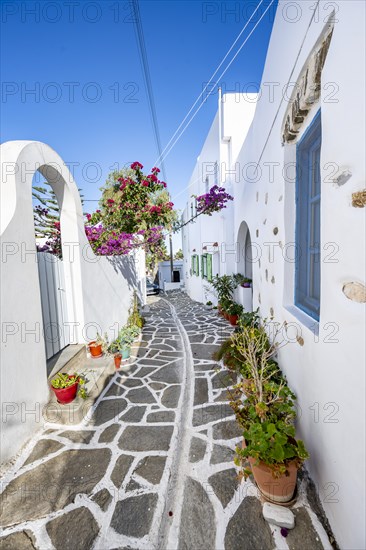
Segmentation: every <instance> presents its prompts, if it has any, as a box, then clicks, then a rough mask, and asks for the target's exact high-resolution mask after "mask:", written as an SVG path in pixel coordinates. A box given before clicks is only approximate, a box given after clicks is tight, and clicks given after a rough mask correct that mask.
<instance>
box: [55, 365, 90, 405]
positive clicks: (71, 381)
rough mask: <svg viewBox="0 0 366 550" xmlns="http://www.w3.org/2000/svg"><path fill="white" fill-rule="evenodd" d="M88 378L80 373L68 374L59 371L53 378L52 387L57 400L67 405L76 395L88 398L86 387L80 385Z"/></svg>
mask: <svg viewBox="0 0 366 550" xmlns="http://www.w3.org/2000/svg"><path fill="white" fill-rule="evenodd" d="M85 382H86V380H85V378H83V377H82V376H80V375H79V374H77V373H75V374H72V375H71V374H67V373H65V372H59V373H58V374H57V375H56V376H55V377H54V378H53V379H52V380H51V388H52V390H53V392H54V393H55V395H56V399H57V401H58V402H59V403H60V404H61V405H66V404H67V403H71V402H72V401H74V399H75V397H76V395H78V396H79V397H81V398H82V399H86V397H87V393H86V390H85V388H82V387H79V386H83V385H84V384H85Z"/></svg>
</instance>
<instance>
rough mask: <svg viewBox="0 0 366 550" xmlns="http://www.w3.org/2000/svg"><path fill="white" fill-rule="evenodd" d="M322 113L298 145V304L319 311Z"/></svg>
mask: <svg viewBox="0 0 366 550" xmlns="http://www.w3.org/2000/svg"><path fill="white" fill-rule="evenodd" d="M320 149H321V115H320V111H318V113H317V114H316V115H315V117H314V119H313V121H312V123H311V125H310V126H309V128H308V129H307V131H306V132H305V134H304V136H303V137H302V139H301V140H300V142H299V143H298V145H297V148H296V237H295V239H296V245H297V254H296V263H295V305H296V306H297V307H299V308H300V309H302V310H303V311H305V313H307V314H308V315H310V316H311V317H312V318H313V319H316V320H317V321H319V314H320V196H321V181H320Z"/></svg>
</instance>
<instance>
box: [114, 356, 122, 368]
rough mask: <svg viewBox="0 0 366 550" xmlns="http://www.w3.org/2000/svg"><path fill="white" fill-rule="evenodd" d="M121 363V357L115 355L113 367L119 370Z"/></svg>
mask: <svg viewBox="0 0 366 550" xmlns="http://www.w3.org/2000/svg"><path fill="white" fill-rule="evenodd" d="M121 361H122V355H121V354H120V353H116V355H115V356H114V366H115V367H116V369H119V368H120V366H121Z"/></svg>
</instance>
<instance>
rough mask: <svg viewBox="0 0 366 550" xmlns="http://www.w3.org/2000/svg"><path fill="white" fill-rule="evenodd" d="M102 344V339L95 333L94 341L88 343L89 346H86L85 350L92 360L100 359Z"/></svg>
mask: <svg viewBox="0 0 366 550" xmlns="http://www.w3.org/2000/svg"><path fill="white" fill-rule="evenodd" d="M103 343H104V340H103V338H102V337H101V336H100V334H99V333H97V337H96V339H95V340H93V341H92V342H89V344H88V345H87V348H88V350H89V351H90V355H91V356H92V357H93V358H94V359H96V358H98V357H102V355H103V350H102V347H103Z"/></svg>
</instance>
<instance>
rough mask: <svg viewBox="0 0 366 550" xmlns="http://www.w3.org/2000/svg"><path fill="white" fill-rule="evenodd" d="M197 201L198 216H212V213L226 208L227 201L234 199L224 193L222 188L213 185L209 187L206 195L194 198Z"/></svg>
mask: <svg viewBox="0 0 366 550" xmlns="http://www.w3.org/2000/svg"><path fill="white" fill-rule="evenodd" d="M196 199H197V212H198V213H199V214H206V215H208V216H212V214H213V213H214V212H220V210H222V209H223V208H226V207H227V203H228V202H229V201H232V200H234V197H232V196H231V195H229V193H226V191H225V189H224V187H219V186H218V185H214V186H213V187H211V189H210V190H209V192H208V193H205V194H204V195H200V196H199V197H196Z"/></svg>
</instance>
